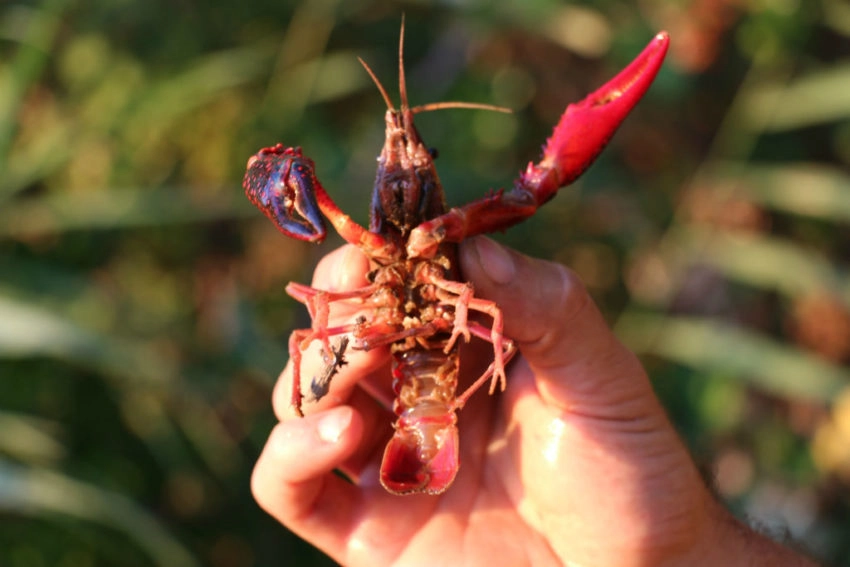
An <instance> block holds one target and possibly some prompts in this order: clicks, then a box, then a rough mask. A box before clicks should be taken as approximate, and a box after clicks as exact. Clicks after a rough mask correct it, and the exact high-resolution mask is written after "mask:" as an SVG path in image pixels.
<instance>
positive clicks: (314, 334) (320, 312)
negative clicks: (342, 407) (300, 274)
mask: <svg viewBox="0 0 850 567" xmlns="http://www.w3.org/2000/svg"><path fill="white" fill-rule="evenodd" d="M374 288H375V286H371V285H370V286H366V287H362V288H359V289H355V290H351V291H345V292H332V291H322V290H319V289H315V288H312V287H310V286H306V285H304V284H299V283H290V284H289V285H287V286H286V293H288V294H289V295H290V296H291V297H292V298H293V299H295V300H297V301H300V302H301V303H303V304H304V305H306V306H307V312H308V313H309V314H310V318H311V320H312V325H311V328H309V329H296V330H295V331H293V332H292V334H291V335H290V336H289V358H290V359H291V361H292V396H291V404H292V407H293V408H295V412H296V413H297V414H298V415H299V416H302V417H303V415H304V410H303V401H304V396H303V394H302V392H301V359H302V353H303V351H304V350H306V349H307V347H308V346H310V344H311V343H312V342H313V341H315V340H319V341H321V342H322V357H323V358H324V360H325V361H326V363H325V368H324V369H323V371H322V375H325V374H327V375H328V376H327V379H326V380H325V381H324V382H325V383H324V384H319V385H318V391H319V392H320V393H321V392H322V391H324V393H327V389H328V388H329V387H330V378H331V377H332V376H333V374H334V373H335V371H336V369H338V367H339V366H341V365H342V352H343V351H344V348H342V347H340V348H338V349H334V348H333V347H332V346H331V344H330V337H333V336H337V335H344V334H346V333H356V332H357V331H358V330H359V328H360V324H358V323H349V324H346V325H340V326H337V327H330V326H329V323H328V320H329V316H330V315H329V314H330V304H331V303H334V302H337V301H345V300H351V299H355V300H356V299H359V300H362V299H364V298H366V297H369V296H370V295H371V294H372V293H373V291H374ZM347 344H348V343H347V340H346V342H345V345H346V346H347ZM327 361H333V362H331V363H330V364H331V367H330V368H328V367H327V365H328V364H329V363H328V362H327ZM321 378H322V376H320V377H319V382H321V381H322V380H321ZM316 382H317V380H316V379H314V380H313V384H314V385H315V384H316ZM313 389H314V386H311V390H313ZM322 395H324V394H322ZM316 397H321V396H316Z"/></svg>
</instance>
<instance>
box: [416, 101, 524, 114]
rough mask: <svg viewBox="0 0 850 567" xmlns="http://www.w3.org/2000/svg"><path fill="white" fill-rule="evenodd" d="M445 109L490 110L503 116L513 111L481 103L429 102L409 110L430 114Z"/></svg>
mask: <svg viewBox="0 0 850 567" xmlns="http://www.w3.org/2000/svg"><path fill="white" fill-rule="evenodd" d="M446 108H473V109H477V110H492V111H495V112H503V113H505V114H513V109H510V108H508V107H506V106H496V105H495V104H485V103H483V102H459V101H447V102H429V103H428V104H421V105H419V106H414V107H413V108H411V109H410V112H411V113H412V114H419V113H420V112H431V111H432V110H444V109H446Z"/></svg>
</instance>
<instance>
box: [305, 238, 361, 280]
mask: <svg viewBox="0 0 850 567" xmlns="http://www.w3.org/2000/svg"><path fill="white" fill-rule="evenodd" d="M368 272H369V259H368V258H367V257H366V255H365V254H363V252H361V251H360V249H359V248H357V247H356V246H354V245H352V244H346V245H344V246H340V247H339V248H337V249H336V250H334V251H332V252H330V253H329V254H328V255H326V256H325V257H324V258H322V259H321V260H320V261H319V264H318V265H317V266H316V271H315V272H314V273H313V287H315V288H318V289H324V290H327V291H350V290H352V289H357V288H359V287H363V286H365V285H367V284H368V283H369V282H368V281H367V280H366V274H367V273H368Z"/></svg>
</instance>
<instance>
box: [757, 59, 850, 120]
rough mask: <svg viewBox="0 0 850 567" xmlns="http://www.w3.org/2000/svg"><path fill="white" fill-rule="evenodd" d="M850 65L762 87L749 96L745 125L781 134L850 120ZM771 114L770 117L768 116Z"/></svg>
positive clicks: (834, 67) (836, 66)
mask: <svg viewBox="0 0 850 567" xmlns="http://www.w3.org/2000/svg"><path fill="white" fill-rule="evenodd" d="M848 92H850V63H844V64H838V65H835V66H833V67H830V68H828V69H824V70H822V71H817V72H811V73H810V74H808V75H806V76H804V77H800V78H798V79H795V80H794V81H793V82H791V83H790V84H763V85H760V86H759V87H757V88H755V89H753V90H752V91H750V92H748V93H746V98H745V101H744V102H743V112H741V117H742V118H743V119H744V124H743V125H748V126H756V127H758V128H762V127H764V129H765V130H766V131H767V132H782V131H786V130H793V129H795V128H802V127H805V126H815V125H818V124H824V123H827V122H833V121H837V120H846V119H847V118H850V97H848V96H847V93H848ZM765 112H769V113H770V114H769V115H765Z"/></svg>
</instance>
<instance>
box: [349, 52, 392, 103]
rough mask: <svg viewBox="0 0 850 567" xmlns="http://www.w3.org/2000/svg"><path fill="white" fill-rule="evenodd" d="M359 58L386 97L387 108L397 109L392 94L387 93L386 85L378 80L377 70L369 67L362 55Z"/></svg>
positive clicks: (382, 94) (379, 90)
mask: <svg viewBox="0 0 850 567" xmlns="http://www.w3.org/2000/svg"><path fill="white" fill-rule="evenodd" d="M357 60H358V61H360V64H361V65H363V68H364V69H366V72H367V73H369V76H370V77H372V82H373V83H375V86H376V87H378V92H380V93H381V96H382V97H383V98H384V102H386V103H387V110H395V107H394V106H393V101H392V100H391V99H390V95H388V94H387V89H385V88H384V85H382V84H381V81H379V80H378V77H377V76H376V75H375V72H374V71H372V68H371V67H369V65H367V64H366V62H365V61H363V59H361V58H360V57H358V58H357Z"/></svg>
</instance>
